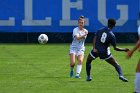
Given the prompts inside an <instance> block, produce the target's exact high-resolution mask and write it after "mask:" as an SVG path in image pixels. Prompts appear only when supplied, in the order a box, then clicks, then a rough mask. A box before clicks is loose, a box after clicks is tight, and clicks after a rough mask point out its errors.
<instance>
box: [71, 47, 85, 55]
mask: <svg viewBox="0 0 140 93" xmlns="http://www.w3.org/2000/svg"><path fill="white" fill-rule="evenodd" d="M84 52H85V48H82V49H77V48H74V47H71V48H70V51H69V54H75V55H76V56H79V55H84Z"/></svg>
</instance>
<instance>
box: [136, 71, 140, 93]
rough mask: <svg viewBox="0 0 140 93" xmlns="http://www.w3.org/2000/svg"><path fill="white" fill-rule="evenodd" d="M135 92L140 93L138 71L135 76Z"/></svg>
mask: <svg viewBox="0 0 140 93" xmlns="http://www.w3.org/2000/svg"><path fill="white" fill-rule="evenodd" d="M135 92H136V93H140V73H136V76H135Z"/></svg>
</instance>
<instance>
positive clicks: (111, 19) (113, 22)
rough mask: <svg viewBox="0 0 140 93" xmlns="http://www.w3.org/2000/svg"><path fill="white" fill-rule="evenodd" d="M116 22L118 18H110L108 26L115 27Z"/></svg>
mask: <svg viewBox="0 0 140 93" xmlns="http://www.w3.org/2000/svg"><path fill="white" fill-rule="evenodd" d="M115 24H116V20H115V19H113V18H110V19H108V27H110V28H113V27H114V26H115Z"/></svg>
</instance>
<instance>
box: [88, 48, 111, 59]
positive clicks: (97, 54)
mask: <svg viewBox="0 0 140 93" xmlns="http://www.w3.org/2000/svg"><path fill="white" fill-rule="evenodd" d="M90 55H91V56H92V58H93V59H95V58H97V57H99V58H100V59H102V60H107V59H109V58H111V57H112V54H111V53H108V52H102V53H101V52H93V50H91V51H90Z"/></svg>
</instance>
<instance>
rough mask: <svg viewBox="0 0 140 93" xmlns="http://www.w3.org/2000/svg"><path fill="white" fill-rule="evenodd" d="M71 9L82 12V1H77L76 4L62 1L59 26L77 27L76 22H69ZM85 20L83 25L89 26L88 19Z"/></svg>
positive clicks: (68, 0)
mask: <svg viewBox="0 0 140 93" xmlns="http://www.w3.org/2000/svg"><path fill="white" fill-rule="evenodd" d="M71 8H76V9H77V10H82V9H83V0H77V2H70V0H62V20H60V26H76V25H77V20H70V16H71V12H70V9H71ZM73 15H74V14H73ZM85 19H86V24H85V25H89V19H88V18H85Z"/></svg>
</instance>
